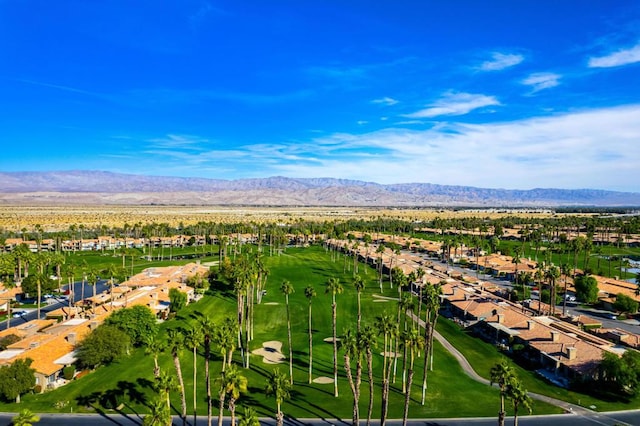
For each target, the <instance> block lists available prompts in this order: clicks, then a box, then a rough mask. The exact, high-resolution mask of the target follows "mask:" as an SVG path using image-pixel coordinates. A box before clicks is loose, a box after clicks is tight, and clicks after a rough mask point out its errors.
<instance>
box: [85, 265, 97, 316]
mask: <svg viewBox="0 0 640 426" xmlns="http://www.w3.org/2000/svg"><path fill="white" fill-rule="evenodd" d="M98 278H99V274H98V270H97V269H95V268H91V269H89V273H88V274H87V282H88V283H89V285H90V286H91V287H93V302H92V303H91V305H92V309H93V313H94V314H95V313H96V285H97V284H98Z"/></svg>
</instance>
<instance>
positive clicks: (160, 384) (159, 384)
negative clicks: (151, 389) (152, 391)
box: [155, 371, 178, 413]
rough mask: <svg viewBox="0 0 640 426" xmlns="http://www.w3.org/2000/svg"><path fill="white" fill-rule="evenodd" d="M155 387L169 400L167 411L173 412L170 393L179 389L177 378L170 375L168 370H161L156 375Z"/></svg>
mask: <svg viewBox="0 0 640 426" xmlns="http://www.w3.org/2000/svg"><path fill="white" fill-rule="evenodd" d="M155 388H156V389H157V391H158V393H159V394H160V396H161V397H164V398H165V399H166V402H167V412H169V413H170V412H171V398H170V393H171V392H172V391H174V390H177V389H178V384H177V383H176V379H175V377H173V376H170V375H169V374H168V373H166V372H164V371H163V372H161V373H160V374H159V375H158V376H157V377H156V383H155Z"/></svg>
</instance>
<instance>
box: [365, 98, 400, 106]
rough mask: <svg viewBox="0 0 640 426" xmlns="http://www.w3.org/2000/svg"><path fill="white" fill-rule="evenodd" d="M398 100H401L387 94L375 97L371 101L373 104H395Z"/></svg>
mask: <svg viewBox="0 0 640 426" xmlns="http://www.w3.org/2000/svg"><path fill="white" fill-rule="evenodd" d="M398 102H399V101H397V100H396V99H393V98H390V97H388V96H385V97H384V98H379V99H374V100H372V101H371V103H372V104H381V105H387V106H392V105H395V104H397V103H398Z"/></svg>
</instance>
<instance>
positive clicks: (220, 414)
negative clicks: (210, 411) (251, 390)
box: [218, 388, 226, 426]
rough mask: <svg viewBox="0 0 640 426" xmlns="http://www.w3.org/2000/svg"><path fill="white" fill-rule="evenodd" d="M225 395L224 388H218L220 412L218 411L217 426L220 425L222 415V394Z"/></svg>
mask: <svg viewBox="0 0 640 426" xmlns="http://www.w3.org/2000/svg"><path fill="white" fill-rule="evenodd" d="M225 395H226V393H225V391H224V388H222V389H221V390H220V393H219V394H218V397H219V398H220V412H219V413H218V426H222V416H224V396H225Z"/></svg>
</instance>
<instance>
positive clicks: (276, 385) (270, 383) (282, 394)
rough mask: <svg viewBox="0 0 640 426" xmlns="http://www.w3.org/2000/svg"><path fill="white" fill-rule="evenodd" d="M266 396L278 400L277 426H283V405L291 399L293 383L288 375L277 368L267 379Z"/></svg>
mask: <svg viewBox="0 0 640 426" xmlns="http://www.w3.org/2000/svg"><path fill="white" fill-rule="evenodd" d="M264 391H265V394H266V395H267V396H273V397H274V398H275V400H276V426H282V424H283V422H284V414H283V413H282V403H283V402H284V401H285V400H287V399H289V398H291V382H290V381H289V379H288V378H287V375H286V374H282V373H281V372H280V370H278V369H277V368H276V369H275V370H273V373H271V376H269V378H268V379H267V385H266V387H265V390H264Z"/></svg>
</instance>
